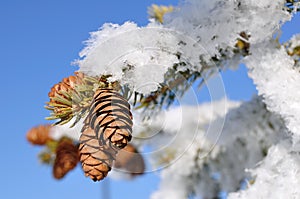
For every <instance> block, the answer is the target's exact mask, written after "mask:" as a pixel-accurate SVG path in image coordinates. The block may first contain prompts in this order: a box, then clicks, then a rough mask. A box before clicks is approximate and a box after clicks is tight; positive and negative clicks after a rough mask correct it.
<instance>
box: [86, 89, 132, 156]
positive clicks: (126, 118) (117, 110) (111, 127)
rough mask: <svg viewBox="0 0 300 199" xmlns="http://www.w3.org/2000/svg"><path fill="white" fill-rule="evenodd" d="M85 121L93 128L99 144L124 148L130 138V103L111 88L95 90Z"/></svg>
mask: <svg viewBox="0 0 300 199" xmlns="http://www.w3.org/2000/svg"><path fill="white" fill-rule="evenodd" d="M85 122H86V124H87V125H89V126H90V127H91V128H92V129H93V130H95V132H96V135H97V138H98V140H99V141H100V145H105V144H106V145H107V144H108V145H110V146H111V147H112V148H114V149H115V150H118V149H121V148H124V147H125V146H126V145H127V143H128V142H129V141H130V140H131V132H132V114H131V112H130V105H129V103H128V102H127V100H126V99H124V98H123V97H122V96H121V95H120V94H119V93H118V92H117V91H115V90H113V89H107V88H106V89H98V90H97V91H96V93H95V95H94V100H93V102H92V105H91V109H90V112H89V115H88V116H87V119H86V121H85Z"/></svg>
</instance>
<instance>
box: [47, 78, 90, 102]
mask: <svg viewBox="0 0 300 199" xmlns="http://www.w3.org/2000/svg"><path fill="white" fill-rule="evenodd" d="M74 74H75V76H72V75H71V76H69V77H66V78H64V79H63V80H62V81H61V82H59V83H57V84H55V85H54V86H53V87H52V88H51V90H50V92H49V93H48V96H49V98H50V102H53V103H57V104H63V102H61V101H57V100H55V99H54V97H62V98H65V99H68V96H66V95H64V93H62V92H69V91H73V90H74V88H75V86H76V85H78V84H82V79H83V78H84V75H83V73H80V72H75V73H74Z"/></svg>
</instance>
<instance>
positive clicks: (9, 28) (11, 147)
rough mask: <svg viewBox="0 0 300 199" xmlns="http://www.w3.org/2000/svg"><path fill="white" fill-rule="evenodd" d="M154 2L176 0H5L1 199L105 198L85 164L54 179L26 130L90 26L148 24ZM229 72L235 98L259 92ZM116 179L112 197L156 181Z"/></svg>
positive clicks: (144, 192)
mask: <svg viewBox="0 0 300 199" xmlns="http://www.w3.org/2000/svg"><path fill="white" fill-rule="evenodd" d="M152 3H157V4H164V5H168V4H173V5H176V3H177V1H176V0H156V1H155V0H148V1H142V0H135V1H134V0H128V1H120V0H119V1H117V0H110V1H100V0H86V1H83V0H81V1H79V0H51V1H50V0H48V1H44V0H26V1H25V0H1V2H0V25H1V27H0V28H1V31H0V58H1V70H2V77H1V79H0V82H1V87H2V94H1V98H0V100H1V106H2V110H1V111H2V114H1V116H0V117H1V119H0V121H1V124H2V125H1V126H2V132H1V135H2V143H1V145H0V149H1V152H2V157H1V165H0V176H1V179H0V185H1V186H0V190H1V198H6V199H17V198H24V199H39V198H43V199H53V198H58V199H60V198H65V197H67V198H73V199H81V198H89V199H93V198H101V195H102V193H101V182H100V183H94V182H92V181H91V180H90V179H88V178H85V177H84V176H83V173H82V171H81V169H80V168H79V167H78V168H77V169H76V170H75V171H74V172H72V173H70V174H69V175H67V176H66V178H65V179H63V180H61V181H56V180H54V179H53V178H52V173H51V169H50V168H49V167H46V166H43V165H41V164H39V162H38V160H37V156H36V155H37V154H38V152H39V151H40V149H41V148H39V147H33V146H31V145H29V144H28V143H27V142H26V140H25V134H26V131H27V130H28V129H30V128H31V127H32V126H34V125H37V124H41V123H45V122H46V121H45V120H44V117H46V116H48V114H49V112H48V111H46V110H45V109H43V106H44V103H45V102H46V101H47V100H48V97H47V93H48V91H49V89H50V88H51V86H52V85H53V84H55V83H57V82H59V81H60V80H61V79H62V78H63V77H66V76H68V75H70V74H72V73H73V71H75V70H77V68H76V67H74V66H70V62H72V61H73V60H74V59H76V58H78V52H79V51H80V50H81V49H82V48H83V44H82V41H84V40H86V39H87V38H88V37H89V32H91V31H94V30H96V29H98V27H99V26H101V25H102V24H103V23H105V22H113V23H123V22H125V21H127V20H131V21H134V22H136V23H138V24H139V25H145V24H146V23H147V6H149V5H151V4H152ZM299 22H300V20H299V16H298V17H297V18H296V20H295V21H294V23H293V24H290V25H287V26H286V27H285V31H284V38H285V39H286V38H288V37H289V36H290V35H291V33H292V32H300V30H299V24H300V23H299ZM295 24H297V25H298V30H297V29H295V28H297V27H296V26H295ZM293 27H294V28H293ZM223 77H224V83H225V88H226V90H227V95H228V97H229V98H230V99H234V100H239V99H241V100H247V99H249V98H250V97H251V96H252V95H253V94H254V93H255V92H256V91H255V87H254V86H253V85H252V82H251V80H249V79H248V77H247V74H246V70H245V68H240V69H239V70H238V71H235V72H232V71H230V72H226V73H224V76H223ZM237 82H238V83H237ZM203 92H204V93H205V91H203ZM203 99H204V100H205V98H203ZM110 182H111V183H110V189H111V192H112V193H111V198H112V199H118V198H123V199H129V198H130V199H131V198H148V196H149V195H150V193H151V192H152V191H154V190H155V189H156V188H157V187H158V177H157V174H154V173H152V174H147V175H145V176H143V177H140V178H138V179H137V180H135V181H132V182H128V181H110Z"/></svg>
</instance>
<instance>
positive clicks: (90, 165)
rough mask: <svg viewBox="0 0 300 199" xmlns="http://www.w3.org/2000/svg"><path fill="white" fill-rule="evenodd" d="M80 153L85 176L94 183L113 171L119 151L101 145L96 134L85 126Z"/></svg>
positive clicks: (81, 137)
mask: <svg viewBox="0 0 300 199" xmlns="http://www.w3.org/2000/svg"><path fill="white" fill-rule="evenodd" d="M79 153H80V161H81V164H82V169H83V171H84V172H85V175H86V176H88V177H90V178H91V179H92V180H93V181H99V180H102V179H103V178H105V177H106V176H107V174H108V172H109V171H110V170H111V167H112V164H113V160H114V159H115V157H116V153H117V151H115V150H113V149H112V148H111V147H108V145H102V144H100V143H99V139H98V136H97V135H96V132H95V131H94V130H93V129H91V128H90V127H88V126H85V127H83V130H82V134H81V136H80V145H79Z"/></svg>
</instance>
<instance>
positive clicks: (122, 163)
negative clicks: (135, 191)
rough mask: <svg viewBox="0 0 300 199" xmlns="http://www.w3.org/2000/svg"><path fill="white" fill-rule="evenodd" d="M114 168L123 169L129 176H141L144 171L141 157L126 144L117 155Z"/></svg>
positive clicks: (133, 148) (134, 149)
mask: <svg viewBox="0 0 300 199" xmlns="http://www.w3.org/2000/svg"><path fill="white" fill-rule="evenodd" d="M114 167H115V168H119V169H124V170H125V171H126V172H129V173H130V174H131V176H135V175H141V174H143V173H144V171H145V162H144V158H143V156H142V155H141V154H140V153H139V152H138V151H137V149H136V148H135V147H134V146H133V145H132V144H128V145H127V146H126V147H124V148H123V149H122V150H120V151H119V152H118V154H117V157H116V161H115V163H114Z"/></svg>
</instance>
